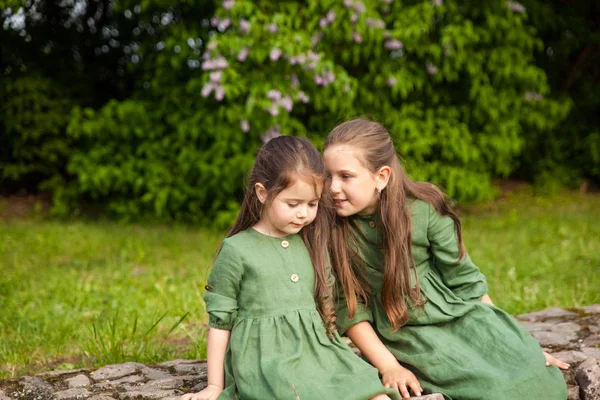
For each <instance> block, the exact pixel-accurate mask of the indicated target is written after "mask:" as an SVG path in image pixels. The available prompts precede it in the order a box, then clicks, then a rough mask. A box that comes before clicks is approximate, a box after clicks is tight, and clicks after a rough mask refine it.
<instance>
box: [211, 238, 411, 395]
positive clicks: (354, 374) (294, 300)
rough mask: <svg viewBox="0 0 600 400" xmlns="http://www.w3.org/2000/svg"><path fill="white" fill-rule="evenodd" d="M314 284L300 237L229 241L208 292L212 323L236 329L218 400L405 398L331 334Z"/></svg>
mask: <svg viewBox="0 0 600 400" xmlns="http://www.w3.org/2000/svg"><path fill="white" fill-rule="evenodd" d="M314 284H315V278H314V270H313V266H312V262H311V260H310V256H309V254H308V251H307V249H306V247H305V245H304V242H303V240H302V238H301V237H300V236H299V235H289V236H286V237H280V238H278V237H270V236H266V235H263V234H261V233H259V232H257V231H256V230H254V229H248V230H246V231H243V232H240V233H238V234H237V235H234V236H232V237H230V238H227V239H225V241H224V242H223V247H222V249H221V252H220V253H219V256H218V257H217V260H216V261H215V264H214V266H213V268H212V270H211V272H210V275H209V278H208V285H207V291H206V294H205V296H204V300H205V302H206V310H207V312H208V314H209V324H210V326H211V327H214V328H218V329H227V330H231V337H230V340H229V346H228V349H227V354H226V357H225V389H224V391H223V392H222V393H221V395H220V396H219V400H223V399H240V400H244V399H255V400H265V399H281V400H285V399H289V400H298V399H300V400H322V399H344V400H366V399H369V398H371V397H373V396H375V395H377V394H381V393H388V395H389V396H390V397H391V398H392V399H395V400H399V399H400V397H399V395H398V392H395V391H393V390H389V389H385V388H384V387H383V385H382V384H381V381H380V380H379V376H378V373H377V370H376V369H375V368H373V367H372V366H371V365H369V364H368V363H367V362H365V361H363V360H362V359H360V358H359V357H357V356H356V355H355V354H354V353H353V352H352V351H351V350H350V348H349V347H348V345H347V344H346V343H345V342H344V341H343V340H342V339H341V338H340V336H339V335H338V334H337V333H335V334H334V337H333V338H329V337H328V336H327V332H326V330H325V327H324V325H323V320H322V319H321V316H320V314H319V313H318V311H317V308H316V304H315V300H314V298H313V293H314Z"/></svg>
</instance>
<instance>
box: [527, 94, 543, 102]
mask: <svg viewBox="0 0 600 400" xmlns="http://www.w3.org/2000/svg"><path fill="white" fill-rule="evenodd" d="M523 97H524V98H525V100H527V101H542V99H543V98H544V96H542V95H541V94H539V93H536V92H525V94H524V95H523Z"/></svg>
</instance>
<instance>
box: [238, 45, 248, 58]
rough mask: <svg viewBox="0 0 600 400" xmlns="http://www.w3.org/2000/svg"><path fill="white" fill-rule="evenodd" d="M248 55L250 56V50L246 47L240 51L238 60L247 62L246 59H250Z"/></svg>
mask: <svg viewBox="0 0 600 400" xmlns="http://www.w3.org/2000/svg"><path fill="white" fill-rule="evenodd" d="M248 54H250V50H249V49H248V48H247V47H244V48H243V49H242V50H240V53H239V54H238V55H237V60H238V61H239V62H244V61H246V58H248Z"/></svg>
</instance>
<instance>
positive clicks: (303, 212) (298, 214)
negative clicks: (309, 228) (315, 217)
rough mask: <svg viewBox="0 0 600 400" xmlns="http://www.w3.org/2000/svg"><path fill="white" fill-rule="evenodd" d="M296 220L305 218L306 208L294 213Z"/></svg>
mask: <svg viewBox="0 0 600 400" xmlns="http://www.w3.org/2000/svg"><path fill="white" fill-rule="evenodd" d="M296 218H300V219H301V218H306V207H302V208H301V209H300V210H298V212H297V213H296Z"/></svg>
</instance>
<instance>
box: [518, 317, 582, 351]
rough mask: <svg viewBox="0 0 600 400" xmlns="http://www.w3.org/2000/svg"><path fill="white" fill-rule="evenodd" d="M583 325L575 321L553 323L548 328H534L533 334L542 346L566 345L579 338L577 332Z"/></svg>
mask: <svg viewBox="0 0 600 400" xmlns="http://www.w3.org/2000/svg"><path fill="white" fill-rule="evenodd" d="M580 330H581V327H580V326H579V325H577V324H576V323H574V322H561V323H558V324H553V325H552V327H550V328H549V329H548V330H539V331H538V330H534V331H531V332H530V333H531V335H533V337H534V338H536V340H537V341H538V342H539V343H540V345H541V346H543V347H546V346H552V345H555V346H565V345H568V344H569V343H570V342H571V341H574V340H577V333H578V332H579V331H580Z"/></svg>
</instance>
